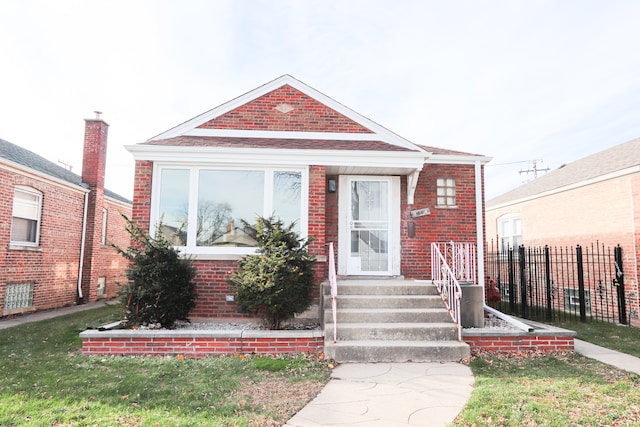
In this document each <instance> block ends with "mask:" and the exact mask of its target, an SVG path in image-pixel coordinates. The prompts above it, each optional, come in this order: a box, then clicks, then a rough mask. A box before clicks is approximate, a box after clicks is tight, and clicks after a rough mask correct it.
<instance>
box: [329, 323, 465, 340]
mask: <svg viewBox="0 0 640 427" xmlns="http://www.w3.org/2000/svg"><path fill="white" fill-rule="evenodd" d="M324 336H325V340H326V341H333V325H332V324H331V325H327V327H326V328H325V333H324ZM338 338H339V339H340V340H341V341H343V340H344V341H357V340H382V341H384V340H391V341H399V340H407V341H455V340H457V339H458V332H457V331H456V329H455V327H453V326H451V327H438V328H431V327H424V328H420V327H418V328H410V329H408V328H384V329H381V328H371V327H362V328H340V326H338Z"/></svg>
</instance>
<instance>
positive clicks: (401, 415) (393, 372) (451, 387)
mask: <svg viewBox="0 0 640 427" xmlns="http://www.w3.org/2000/svg"><path fill="white" fill-rule="evenodd" d="M331 377H332V379H331V381H329V383H328V384H327V385H326V386H325V388H324V389H323V390H322V391H321V392H320V394H319V395H318V396H317V397H316V398H315V399H313V400H312V401H311V402H310V403H309V404H308V405H307V406H305V407H304V408H302V409H301V410H300V412H298V413H297V414H296V415H295V416H294V417H293V418H291V419H290V420H289V422H288V423H287V424H286V425H285V426H287V427H317V426H333V427H341V426H342V427H346V426H355V425H358V426H367V427H400V426H429V427H432V426H433V427H437V426H446V425H447V424H449V423H451V422H452V421H453V420H454V419H455V417H456V416H457V415H458V414H459V413H460V411H461V410H462V408H463V407H464V405H465V404H466V403H467V400H468V399H469V396H471V392H472V390H473V374H472V373H471V369H469V367H468V366H465V365H462V364H459V363H346V364H342V365H339V366H338V367H337V368H336V369H335V370H334V371H333V373H332V375H331Z"/></svg>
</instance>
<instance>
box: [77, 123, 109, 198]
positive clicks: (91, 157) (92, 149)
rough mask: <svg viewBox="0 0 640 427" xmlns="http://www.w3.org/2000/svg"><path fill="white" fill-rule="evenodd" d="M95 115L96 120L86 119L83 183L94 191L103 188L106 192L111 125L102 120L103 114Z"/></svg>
mask: <svg viewBox="0 0 640 427" xmlns="http://www.w3.org/2000/svg"><path fill="white" fill-rule="evenodd" d="M95 113H96V118H95V119H85V125H84V153H83V156H82V181H83V182H85V183H87V184H88V185H89V188H90V189H92V190H93V189H97V188H101V189H102V190H103V191H104V171H105V169H106V165H107V133H108V130H109V125H108V124H107V123H106V122H105V121H104V120H102V119H101V118H100V115H101V114H102V113H101V112H99V111H95Z"/></svg>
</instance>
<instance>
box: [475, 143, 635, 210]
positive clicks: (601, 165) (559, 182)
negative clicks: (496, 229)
mask: <svg viewBox="0 0 640 427" xmlns="http://www.w3.org/2000/svg"><path fill="white" fill-rule="evenodd" d="M638 165H640V138H636V139H633V140H631V141H628V142H625V143H622V144H619V145H616V146H614V147H611V148H608V149H606V150H603V151H600V152H599V153H595V154H592V155H590V156H587V157H584V158H582V159H579V160H576V161H575V162H572V163H567V164H566V165H563V166H560V167H559V168H558V169H556V170H553V171H551V172H549V173H547V174H546V175H543V176H541V177H540V178H537V179H535V180H533V181H530V182H528V183H526V184H524V185H521V186H520V187H518V188H516V189H514V190H511V191H509V192H507V193H504V194H502V195H500V196H497V197H495V198H493V199H491V200H489V201H487V207H488V208H490V207H492V206H498V205H502V204H504V203H509V202H512V201H515V200H519V199H523V198H526V197H532V196H535V195H537V194H540V193H544V192H546V191H551V190H555V189H558V188H561V187H565V186H568V185H572V184H577V183H580V182H584V181H587V180H590V179H593V178H597V177H600V176H603V175H607V174H610V173H613V172H617V171H620V170H623V169H627V168H630V167H634V166H638Z"/></svg>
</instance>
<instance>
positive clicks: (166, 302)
mask: <svg viewBox="0 0 640 427" xmlns="http://www.w3.org/2000/svg"><path fill="white" fill-rule="evenodd" d="M125 219H126V221H127V225H126V228H127V232H128V233H129V235H130V236H131V240H132V245H131V246H129V247H128V248H127V249H121V248H119V247H117V246H114V247H115V248H116V250H117V251H118V252H119V253H120V254H121V255H122V256H124V257H125V258H127V259H128V260H130V261H131V263H130V265H129V268H127V279H128V281H127V283H125V284H124V285H123V286H122V289H121V290H120V293H119V296H120V299H121V301H122V302H123V305H124V306H125V317H126V320H127V323H128V324H129V325H152V324H157V323H159V324H160V325H161V326H162V327H164V328H172V327H173V326H174V324H175V322H176V321H177V320H186V321H188V320H189V319H188V317H187V316H188V315H189V313H190V312H191V310H193V308H194V307H195V301H196V294H195V286H194V284H193V283H192V280H193V277H194V276H195V273H196V270H195V268H194V267H193V265H192V262H191V260H190V259H186V258H182V257H181V256H180V253H179V252H178V251H177V250H176V249H175V248H174V247H173V246H172V245H171V243H170V242H169V241H168V240H167V239H166V238H165V237H164V236H163V234H162V233H161V232H160V229H161V225H159V226H158V228H157V229H156V232H155V236H154V237H153V238H152V237H151V236H150V235H149V234H148V233H146V232H144V231H143V230H141V229H140V228H139V227H138V226H137V225H136V224H134V223H133V222H132V221H131V220H130V219H129V218H127V217H126V216H125Z"/></svg>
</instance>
